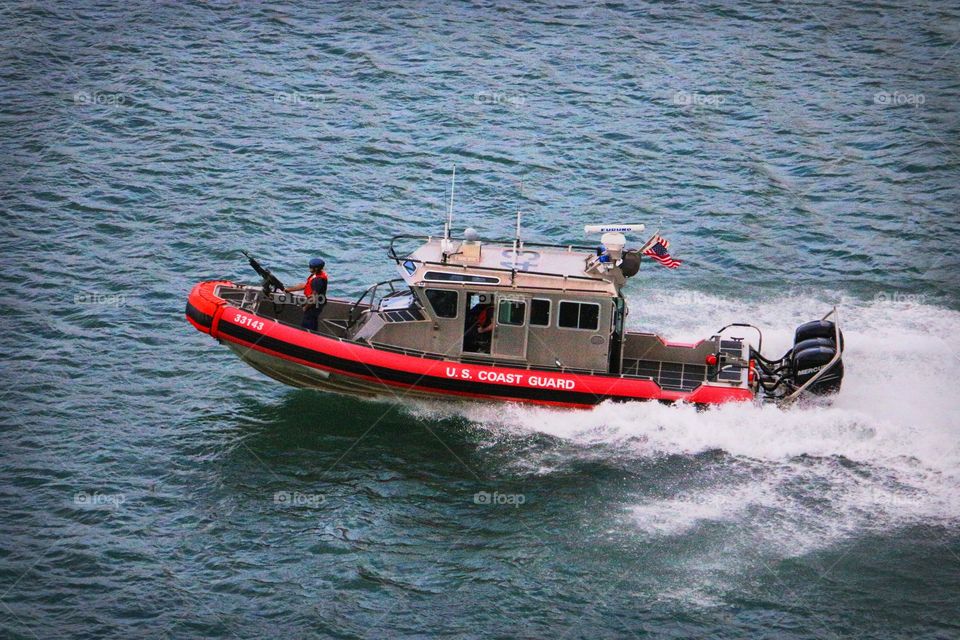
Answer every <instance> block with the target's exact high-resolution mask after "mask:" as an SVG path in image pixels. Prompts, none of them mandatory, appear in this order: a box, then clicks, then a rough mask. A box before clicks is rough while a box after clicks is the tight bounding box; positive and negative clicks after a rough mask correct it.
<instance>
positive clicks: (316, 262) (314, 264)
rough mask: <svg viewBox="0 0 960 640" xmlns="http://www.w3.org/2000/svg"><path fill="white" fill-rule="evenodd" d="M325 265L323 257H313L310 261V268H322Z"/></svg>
mask: <svg viewBox="0 0 960 640" xmlns="http://www.w3.org/2000/svg"><path fill="white" fill-rule="evenodd" d="M326 265H327V263H326V262H324V261H323V258H314V259H313V260H311V261H310V268H311V269H323V268H324V267H325V266H326Z"/></svg>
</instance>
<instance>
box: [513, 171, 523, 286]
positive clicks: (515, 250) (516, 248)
mask: <svg viewBox="0 0 960 640" xmlns="http://www.w3.org/2000/svg"><path fill="white" fill-rule="evenodd" d="M521 199H523V180H521V181H520V199H518V200H517V231H516V235H515V236H514V238H513V269H516V268H517V254H518V253H520V200H521Z"/></svg>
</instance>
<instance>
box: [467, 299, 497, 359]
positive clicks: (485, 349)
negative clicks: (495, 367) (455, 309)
mask: <svg viewBox="0 0 960 640" xmlns="http://www.w3.org/2000/svg"><path fill="white" fill-rule="evenodd" d="M467 317H468V325H467V332H466V336H465V339H464V345H463V348H464V350H465V351H472V352H474V353H490V333H491V332H492V331H493V305H492V304H489V303H487V302H479V303H477V304H476V305H474V306H473V308H472V309H470V311H469V313H468V315H467Z"/></svg>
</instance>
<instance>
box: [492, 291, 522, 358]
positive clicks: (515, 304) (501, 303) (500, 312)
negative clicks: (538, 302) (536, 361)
mask: <svg viewBox="0 0 960 640" xmlns="http://www.w3.org/2000/svg"><path fill="white" fill-rule="evenodd" d="M529 306H530V304H529V301H528V300H527V299H526V298H524V297H522V296H516V295H508V296H502V295H500V296H497V317H496V326H495V327H494V330H493V355H494V356H501V357H507V358H526V357H527V314H528V311H527V309H528V307H529Z"/></svg>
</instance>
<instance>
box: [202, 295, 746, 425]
mask: <svg viewBox="0 0 960 640" xmlns="http://www.w3.org/2000/svg"><path fill="white" fill-rule="evenodd" d="M218 285H227V286H235V285H233V283H230V282H226V281H210V282H202V283H200V284H198V285H196V286H195V287H194V288H193V290H192V291H191V292H190V296H189V299H188V302H187V310H186V317H187V320H188V321H189V322H190V323H191V324H192V325H193V326H194V327H195V328H196V329H197V330H198V331H201V332H203V333H207V334H209V335H210V336H212V337H214V338H216V339H218V340H220V341H223V342H226V343H228V344H230V345H231V347H232V348H233V349H234V351H236V352H237V353H238V355H240V356H241V357H243V358H244V359H245V360H247V361H248V362H249V363H250V364H251V365H253V366H255V367H256V368H258V369H261V370H262V371H264V372H265V373H267V374H268V375H274V377H276V378H278V379H282V380H284V381H286V382H290V383H291V384H295V385H297V386H316V387H318V388H329V389H330V390H333V391H342V392H345V393H351V392H352V391H356V393H357V394H359V395H386V396H387V397H389V396H390V395H393V396H395V397H398V398H400V397H405V396H407V395H414V394H415V395H417V396H423V395H428V396H457V397H463V398H476V399H484V400H499V401H514V402H531V403H536V404H545V405H559V406H566V407H589V406H593V405H596V404H599V403H601V402H603V401H606V400H613V401H632V400H660V401H666V402H678V401H682V402H690V403H696V404H717V403H724V402H737V401H747V400H753V399H754V394H753V393H752V392H751V391H750V390H749V389H745V388H737V387H729V386H722V385H717V386H713V385H710V384H703V385H701V386H699V387H697V388H696V389H694V390H692V391H689V392H681V391H670V390H666V389H662V388H661V387H660V386H659V385H658V384H657V383H656V382H654V381H652V380H644V379H637V378H628V377H620V376H614V375H590V374H581V373H565V372H558V371H557V372H555V371H539V370H535V369H534V370H531V369H522V368H511V367H505V366H499V365H498V366H484V365H477V364H466V363H461V362H456V361H452V360H444V359H439V358H434V357H419V356H413V355H405V354H401V353H395V352H392V351H386V350H383V349H377V348H374V347H370V346H367V345H364V344H360V343H357V342H351V341H347V340H339V339H337V338H332V337H327V336H323V335H319V334H316V333H311V332H308V331H304V330H301V329H298V328H295V327H291V326H289V325H286V324H282V323H280V322H277V321H276V320H273V319H270V318H264V317H262V316H258V315H255V314H252V313H249V312H247V311H243V310H241V309H238V308H236V307H234V306H232V305H230V304H228V303H227V301H226V300H224V299H222V298H220V297H218V296H217V295H215V290H216V287H217V286H218ZM377 391H379V392H381V393H379V394H378V393H377Z"/></svg>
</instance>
